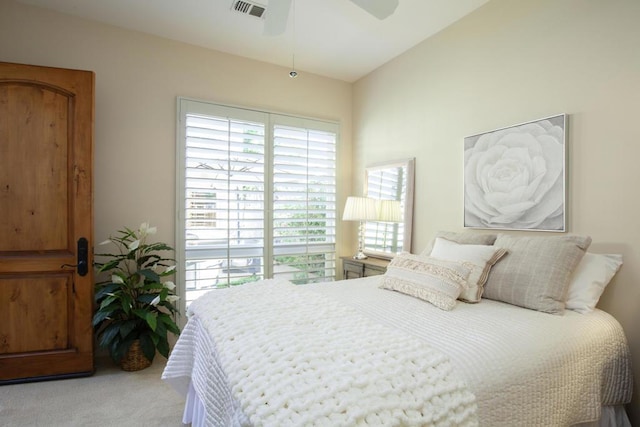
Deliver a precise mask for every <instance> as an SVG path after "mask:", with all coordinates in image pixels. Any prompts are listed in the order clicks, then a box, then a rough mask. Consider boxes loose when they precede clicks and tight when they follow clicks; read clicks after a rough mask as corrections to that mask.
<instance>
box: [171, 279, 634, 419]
mask: <svg viewBox="0 0 640 427" xmlns="http://www.w3.org/2000/svg"><path fill="white" fill-rule="evenodd" d="M378 281H379V277H370V278H365V279H357V280H349V281H343V282H335V283H329V284H318V285H307V286H306V287H305V288H306V289H309V290H312V291H314V292H317V293H319V294H323V295H325V296H327V297H329V298H331V299H333V300H335V301H338V302H340V303H342V304H345V305H348V306H350V307H353V308H355V309H356V310H357V311H358V312H360V313H361V314H363V315H365V316H366V317H367V318H369V319H370V320H371V321H373V322H375V323H378V324H382V325H386V326H389V327H392V328H395V329H398V330H401V331H404V332H403V333H409V334H411V335H412V336H414V337H416V338H419V339H421V340H423V341H425V342H427V343H429V344H430V345H431V346H432V347H434V348H437V349H438V350H439V351H442V352H443V353H444V354H446V355H447V356H448V357H449V359H450V360H451V362H452V365H453V366H454V368H455V371H456V373H457V374H459V375H460V377H462V378H463V379H464V381H465V383H466V384H467V386H468V388H469V389H470V390H471V392H472V393H473V394H474V395H475V396H476V403H477V406H478V417H479V420H480V424H481V425H487V426H513V425H545V426H568V425H572V424H576V423H580V422H587V421H593V420H596V419H598V418H599V416H600V408H601V406H602V405H616V404H622V403H626V402H628V401H629V400H630V397H631V388H632V386H631V375H630V359H629V350H628V347H627V344H626V339H625V337H624V334H623V332H622V329H621V327H620V325H619V324H618V322H617V321H615V319H613V318H612V317H611V316H610V315H608V314H606V313H604V312H602V311H599V310H596V311H595V312H594V313H591V314H589V315H581V314H577V313H573V312H566V313H565V314H564V315H563V316H554V315H549V314H545V313H539V312H535V311H532V310H526V309H522V308H519V307H515V306H511V305H508V304H503V303H499V302H495V301H490V300H483V301H482V302H481V303H479V304H464V303H459V304H458V305H457V306H456V308H454V309H453V310H452V311H450V312H446V311H442V310H439V309H437V308H435V307H433V306H431V305H430V304H428V303H425V302H423V301H420V300H417V299H415V298H411V297H407V296H405V295H401V294H399V293H396V292H391V291H386V290H382V289H379V288H378ZM215 292H217V291H214V293H215ZM201 322H202V319H199V317H198V316H194V317H192V319H191V320H190V322H189V324H188V325H187V327H186V328H185V330H184V331H183V333H182V335H181V337H180V340H179V345H177V346H176V348H175V349H174V350H173V353H172V355H171V357H170V360H169V363H168V365H167V368H166V370H165V372H164V374H163V378H164V379H165V380H167V381H168V382H170V383H171V384H173V385H174V386H175V387H176V388H178V389H179V390H181V391H182V392H184V393H186V391H187V389H188V386H189V382H190V381H192V385H193V387H194V388H195V390H196V392H197V393H198V397H199V398H200V399H201V400H202V401H203V402H204V403H205V405H206V407H207V417H208V419H209V420H210V422H211V423H212V424H213V425H243V424H245V425H246V424H249V420H248V419H247V416H246V414H245V412H244V410H243V408H242V407H241V405H240V403H239V401H238V400H237V399H236V398H235V397H234V394H233V393H232V391H231V390H230V388H229V379H228V378H227V377H226V374H225V373H224V372H223V370H222V369H221V364H220V360H218V358H217V356H216V355H215V352H214V349H213V348H212V346H213V343H212V340H211V338H210V337H208V336H207V334H206V332H205V331H204V327H203V325H202V324H201ZM211 354H214V356H213V357H211Z"/></svg>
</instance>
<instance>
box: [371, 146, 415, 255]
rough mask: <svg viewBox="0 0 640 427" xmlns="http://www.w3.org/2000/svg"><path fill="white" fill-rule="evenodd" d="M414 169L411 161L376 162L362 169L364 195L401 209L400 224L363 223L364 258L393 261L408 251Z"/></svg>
mask: <svg viewBox="0 0 640 427" xmlns="http://www.w3.org/2000/svg"><path fill="white" fill-rule="evenodd" d="M414 169H415V159H414V158H411V159H403V160H396V161H390V162H383V163H376V164H373V165H371V166H367V167H366V168H365V188H364V195H365V196H366V197H370V198H372V199H377V200H397V201H398V202H400V210H401V215H400V222H388V221H367V222H366V224H365V239H364V240H365V241H364V253H365V254H366V255H370V256H374V257H379V258H393V257H394V256H395V255H396V254H398V253H400V252H403V251H407V252H410V251H411V225H412V222H413V185H414Z"/></svg>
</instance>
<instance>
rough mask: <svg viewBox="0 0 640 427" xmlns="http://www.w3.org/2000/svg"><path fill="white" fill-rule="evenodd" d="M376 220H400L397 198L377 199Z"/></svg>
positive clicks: (400, 210)
mask: <svg viewBox="0 0 640 427" xmlns="http://www.w3.org/2000/svg"><path fill="white" fill-rule="evenodd" d="M378 221H384V222H402V221H403V219H402V209H400V201H399V200H378Z"/></svg>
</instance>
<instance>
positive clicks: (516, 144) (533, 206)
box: [464, 114, 567, 232]
mask: <svg viewBox="0 0 640 427" xmlns="http://www.w3.org/2000/svg"><path fill="white" fill-rule="evenodd" d="M566 126H567V115H566V114H560V115H557V116H552V117H547V118H544V119H539V120H534V121H531V122H527V123H522V124H519V125H514V126H509V127H506V128H502V129H498V130H494V131H491V132H485V133H481V134H478V135H473V136H468V137H466V138H465V139H464V226H465V227H467V228H490V229H506V230H531V231H558V232H564V231H566V215H565V205H566V191H565V185H566V153H567V148H566V147H567V144H566Z"/></svg>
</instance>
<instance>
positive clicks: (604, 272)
mask: <svg viewBox="0 0 640 427" xmlns="http://www.w3.org/2000/svg"><path fill="white" fill-rule="evenodd" d="M621 265H622V255H618V254H592V253H590V252H587V253H586V254H584V257H582V259H581V260H580V263H579V264H578V266H577V267H576V269H575V271H574V272H573V276H572V277H571V282H570V283H569V292H568V294H567V303H566V308H567V309H569V310H573V311H577V312H578V313H582V314H586V313H590V312H592V311H593V309H594V308H595V307H596V304H598V301H599V300H600V296H602V292H604V288H605V287H606V286H607V285H608V284H609V282H610V281H611V279H612V278H613V276H615V274H616V273H617V272H618V270H619V269H620V266H621Z"/></svg>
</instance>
